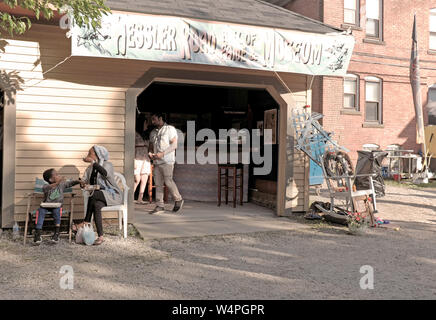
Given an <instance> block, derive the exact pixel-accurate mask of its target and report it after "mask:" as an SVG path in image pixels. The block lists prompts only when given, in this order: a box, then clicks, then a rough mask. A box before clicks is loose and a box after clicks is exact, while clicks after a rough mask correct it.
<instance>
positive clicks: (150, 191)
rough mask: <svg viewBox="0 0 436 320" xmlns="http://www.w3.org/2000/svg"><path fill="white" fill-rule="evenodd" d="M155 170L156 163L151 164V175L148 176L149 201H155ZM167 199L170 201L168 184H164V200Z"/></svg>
mask: <svg viewBox="0 0 436 320" xmlns="http://www.w3.org/2000/svg"><path fill="white" fill-rule="evenodd" d="M153 170H154V165H151V171H150V177H149V178H148V201H149V202H150V203H152V202H153V188H156V186H155V185H153ZM167 201H168V188H167V186H166V185H164V202H167Z"/></svg>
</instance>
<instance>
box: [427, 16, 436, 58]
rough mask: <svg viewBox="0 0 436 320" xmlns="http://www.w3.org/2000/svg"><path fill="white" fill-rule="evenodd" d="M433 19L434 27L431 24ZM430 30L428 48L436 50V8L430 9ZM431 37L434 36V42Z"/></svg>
mask: <svg viewBox="0 0 436 320" xmlns="http://www.w3.org/2000/svg"><path fill="white" fill-rule="evenodd" d="M432 17H433V19H432ZM432 20H433V23H434V25H433V28H432V25H431V22H432ZM428 32H429V35H428V37H429V38H428V48H429V50H434V51H436V8H432V9H430V14H429V23H428ZM431 38H434V42H433V41H431ZM432 43H433V46H432Z"/></svg>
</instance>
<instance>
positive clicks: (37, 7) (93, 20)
mask: <svg viewBox="0 0 436 320" xmlns="http://www.w3.org/2000/svg"><path fill="white" fill-rule="evenodd" d="M2 2H3V3H4V4H6V5H7V6H9V7H10V8H16V7H21V8H23V9H27V10H29V11H31V12H32V13H34V14H35V17H36V19H37V20H39V19H41V18H43V19H46V20H50V19H52V18H53V17H54V14H55V13H56V12H60V13H65V11H66V10H67V8H69V10H71V11H70V12H71V14H72V15H73V17H74V21H75V23H76V24H77V25H78V26H79V27H83V26H86V27H88V28H93V29H96V28H98V27H99V26H100V23H101V18H102V16H103V15H107V14H108V13H110V9H109V7H107V6H106V5H105V0H5V1H2ZM31 26H32V23H31V20H30V19H29V17H27V16H17V15H13V14H10V13H8V12H0V32H7V33H9V34H10V35H11V36H12V35H14V34H16V35H20V34H23V33H25V32H26V31H27V30H28V29H30V27H31Z"/></svg>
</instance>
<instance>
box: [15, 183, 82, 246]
mask: <svg viewBox="0 0 436 320" xmlns="http://www.w3.org/2000/svg"><path fill="white" fill-rule="evenodd" d="M44 184H47V182H46V181H44V180H42V179H39V178H35V188H34V190H33V192H30V193H27V194H26V196H27V208H26V221H25V225H24V240H23V244H26V240H27V238H28V237H29V234H28V233H30V236H32V233H31V231H32V229H30V230H29V221H35V219H36V210H37V209H36V210H33V211H31V209H32V208H33V206H36V204H35V203H34V202H35V201H34V200H35V199H40V200H41V201H40V202H39V203H38V207H39V204H40V203H41V202H42V201H43V197H44V192H43V191H42V187H43V186H44ZM65 196H67V197H68V196H69V198H70V210H62V216H61V225H62V221H68V232H62V234H66V233H68V241H69V242H71V225H72V223H73V215H74V197H75V196H76V194H75V193H74V192H73V189H72V188H68V189H65V190H64V199H65V200H66V198H65ZM50 215H51V213H50V212H49V213H48V214H47V215H46V217H50ZM46 221H47V220H46ZM32 226H36V221H35V223H34V224H32ZM29 231H30V232H29Z"/></svg>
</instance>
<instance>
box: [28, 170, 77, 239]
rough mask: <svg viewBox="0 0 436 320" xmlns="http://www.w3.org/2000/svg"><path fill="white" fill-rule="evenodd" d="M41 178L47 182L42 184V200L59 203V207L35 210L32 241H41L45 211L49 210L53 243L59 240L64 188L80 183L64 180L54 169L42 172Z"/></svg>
mask: <svg viewBox="0 0 436 320" xmlns="http://www.w3.org/2000/svg"><path fill="white" fill-rule="evenodd" d="M43 178H44V180H45V181H47V182H48V183H49V184H47V185H44V187H43V191H44V201H43V202H51V203H56V202H57V203H61V206H60V207H59V208H42V207H40V208H39V209H38V211H37V212H36V227H35V236H34V239H33V243H34V244H35V245H39V244H40V243H41V242H42V239H41V229H42V225H43V224H44V218H45V215H46V214H47V212H51V213H52V214H53V219H54V222H55V232H54V234H53V236H52V237H51V240H52V242H53V243H57V242H58V241H59V229H60V225H61V216H62V204H63V202H64V190H65V189H67V188H71V187H72V186H75V185H77V184H79V183H82V182H81V181H79V180H74V181H65V177H62V176H60V175H59V174H58V172H57V171H56V170H55V169H48V170H45V171H44V173H43Z"/></svg>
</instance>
